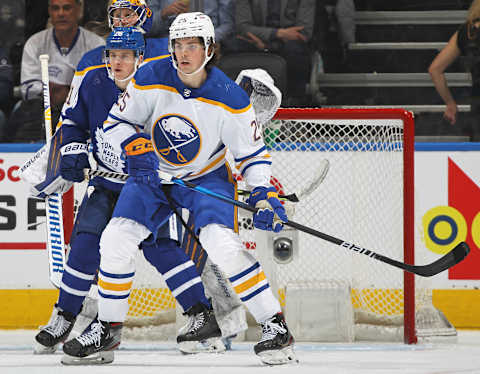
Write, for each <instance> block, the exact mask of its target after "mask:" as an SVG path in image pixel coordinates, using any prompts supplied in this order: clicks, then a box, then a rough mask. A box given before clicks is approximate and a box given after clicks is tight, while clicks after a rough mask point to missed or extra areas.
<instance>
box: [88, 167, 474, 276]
mask: <svg viewBox="0 0 480 374" xmlns="http://www.w3.org/2000/svg"><path fill="white" fill-rule="evenodd" d="M85 174H86V176H91V175H93V176H102V177H107V178H108V177H110V178H117V179H122V180H126V179H127V178H128V175H127V174H122V173H115V172H102V171H98V170H91V171H89V170H85ZM158 175H159V177H160V178H161V179H163V180H165V181H169V182H172V183H175V184H177V185H180V186H183V187H186V188H190V189H192V190H194V191H197V192H200V193H203V194H205V195H208V196H211V197H214V198H216V199H219V200H222V201H224V202H226V203H229V204H233V205H235V206H238V207H239V208H242V209H245V210H248V211H250V212H252V213H256V211H257V209H256V208H254V207H251V206H250V205H248V204H246V203H243V202H241V201H238V200H235V199H231V198H229V197H227V196H224V195H221V194H218V193H216V192H214V191H211V190H209V189H207V188H204V187H201V186H197V185H196V184H194V183H192V182H189V181H184V180H182V179H178V178H175V177H173V176H171V175H169V174H167V173H164V172H162V171H159V172H158ZM284 225H286V226H290V227H292V228H294V229H297V230H299V231H302V232H305V233H307V234H310V235H313V236H315V237H317V238H320V239H323V240H326V241H328V242H330V243H333V244H336V245H339V246H340V247H343V248H346V249H349V250H351V251H353V252H357V253H360V254H363V255H365V256H368V257H371V258H373V259H375V260H378V261H381V262H384V263H386V264H389V265H391V266H394V267H396V268H399V269H402V270H405V271H407V272H409V273H413V274H417V275H420V276H422V277H431V276H433V275H436V274H438V273H441V272H442V271H444V270H446V269H448V268H451V267H452V266H454V265H456V264H458V263H459V262H461V261H462V260H463V259H464V258H465V257H466V256H467V255H468V253H469V252H470V248H469V247H468V245H467V243H465V242H460V243H459V244H457V245H456V246H455V248H453V249H452V250H451V251H450V252H448V253H447V254H446V255H444V256H443V257H441V258H439V259H438V260H436V261H434V262H432V263H430V264H428V265H410V264H406V263H404V262H400V261H397V260H394V259H392V258H390V257H387V256H384V255H381V254H378V253H375V252H373V251H371V250H369V249H366V248H363V247H360V246H358V245H356V244H352V243H349V242H346V241H344V240H341V239H338V238H335V237H334V236H331V235H328V234H325V233H323V232H320V231H317V230H315V229H312V228H310V227H307V226H304V225H301V224H299V223H296V222H294V221H288V222H284Z"/></svg>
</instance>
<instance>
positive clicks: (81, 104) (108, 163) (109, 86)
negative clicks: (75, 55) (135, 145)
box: [59, 38, 170, 191]
mask: <svg viewBox="0 0 480 374" xmlns="http://www.w3.org/2000/svg"><path fill="white" fill-rule="evenodd" d="M167 43H168V41H167V39H166V38H162V39H147V40H146V48H145V56H144V57H145V60H144V62H143V64H147V63H148V62H150V61H154V60H160V59H166V58H169V57H170V55H169V54H168V44H167ZM104 49H105V48H104V47H99V48H95V49H93V50H91V51H89V52H87V53H86V54H85V55H84V56H83V57H82V60H81V61H80V63H79V64H78V67H77V71H76V72H75V76H74V78H73V80H72V84H71V89H70V93H69V95H68V98H67V100H66V102H65V104H64V106H63V109H62V117H61V121H60V123H59V126H65V127H63V129H64V130H67V131H68V126H73V127H75V128H76V129H80V130H81V131H82V133H83V134H84V140H85V142H86V141H87V140H88V139H90V140H91V144H92V147H93V151H92V154H93V157H94V159H95V161H96V162H97V164H98V169H99V170H104V171H116V172H126V169H125V161H124V159H123V158H122V149H120V148H119V147H114V146H112V145H111V144H110V143H109V142H107V141H105V139H104V134H103V130H102V129H101V127H102V124H103V122H104V121H105V119H106V118H107V116H108V113H109V111H110V109H111V107H112V105H113V104H114V103H115V102H116V101H117V100H118V98H119V96H120V95H121V93H122V91H121V90H120V89H119V88H118V87H117V86H116V85H115V82H114V81H113V80H112V79H110V78H109V76H108V71H107V68H106V66H105V63H104V61H103V60H104V57H103V55H104ZM91 183H92V184H93V185H103V186H105V187H107V188H109V189H113V190H117V191H118V190H120V189H121V187H122V186H123V182H121V181H118V180H116V179H111V178H109V179H106V178H103V177H96V178H94V179H93V180H92V182H91Z"/></svg>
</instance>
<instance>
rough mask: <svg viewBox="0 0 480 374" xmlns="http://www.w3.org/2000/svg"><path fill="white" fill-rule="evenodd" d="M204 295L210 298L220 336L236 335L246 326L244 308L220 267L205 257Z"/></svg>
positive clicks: (203, 272) (203, 273)
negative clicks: (220, 332)
mask: <svg viewBox="0 0 480 374" xmlns="http://www.w3.org/2000/svg"><path fill="white" fill-rule="evenodd" d="M201 279H202V283H203V285H204V287H205V295H206V296H207V298H211V299H212V306H213V311H214V313H215V318H216V319H217V323H218V326H219V327H220V330H221V331H222V337H224V338H226V337H229V336H232V335H237V334H239V333H241V332H242V331H244V330H246V329H247V328H248V325H247V319H246V315H245V309H244V308H243V304H242V302H241V301H240V299H239V297H238V296H237V293H236V292H235V291H234V289H233V288H232V285H231V284H230V282H229V281H228V279H227V278H226V277H225V275H224V274H223V272H222V271H221V270H220V268H219V267H218V266H217V265H215V264H214V263H212V261H211V260H210V258H207V262H206V263H205V267H204V268H203V271H202V275H201Z"/></svg>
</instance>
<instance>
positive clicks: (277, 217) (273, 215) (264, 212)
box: [247, 187, 288, 232]
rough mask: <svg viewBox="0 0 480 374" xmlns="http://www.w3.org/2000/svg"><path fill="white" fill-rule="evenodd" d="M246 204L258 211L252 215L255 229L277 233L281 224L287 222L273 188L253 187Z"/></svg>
mask: <svg viewBox="0 0 480 374" xmlns="http://www.w3.org/2000/svg"><path fill="white" fill-rule="evenodd" d="M247 203H248V204H249V205H250V206H253V207H255V208H257V209H258V211H257V212H256V213H255V214H254V215H253V225H254V226H255V227H256V228H257V229H261V230H267V231H274V232H279V231H280V230H282V228H283V223H282V222H287V221H288V217H287V214H286V213H285V208H284V207H283V205H282V203H281V202H280V200H278V194H277V191H276V190H275V187H268V188H267V187H255V188H254V189H253V191H252V192H251V193H250V197H249V198H248V199H247Z"/></svg>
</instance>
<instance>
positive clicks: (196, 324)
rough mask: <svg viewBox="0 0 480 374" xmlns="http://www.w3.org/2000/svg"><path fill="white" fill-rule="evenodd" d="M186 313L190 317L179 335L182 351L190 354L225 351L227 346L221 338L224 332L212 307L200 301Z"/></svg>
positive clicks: (179, 346)
mask: <svg viewBox="0 0 480 374" xmlns="http://www.w3.org/2000/svg"><path fill="white" fill-rule="evenodd" d="M184 314H186V315H188V316H189V319H188V322H187V324H186V325H185V326H184V327H182V328H181V329H180V331H179V334H178V336H177V344H178V349H179V350H180V352H182V353H185V354H189V353H199V352H224V351H225V346H224V345H223V343H222V340H221V339H220V337H221V336H222V332H221V331H220V327H218V323H217V320H216V318H215V314H214V313H213V310H212V309H209V308H207V307H206V306H205V305H203V304H202V303H198V304H196V305H194V306H192V307H191V308H190V309H188V310H187V311H186V312H185V313H184Z"/></svg>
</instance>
